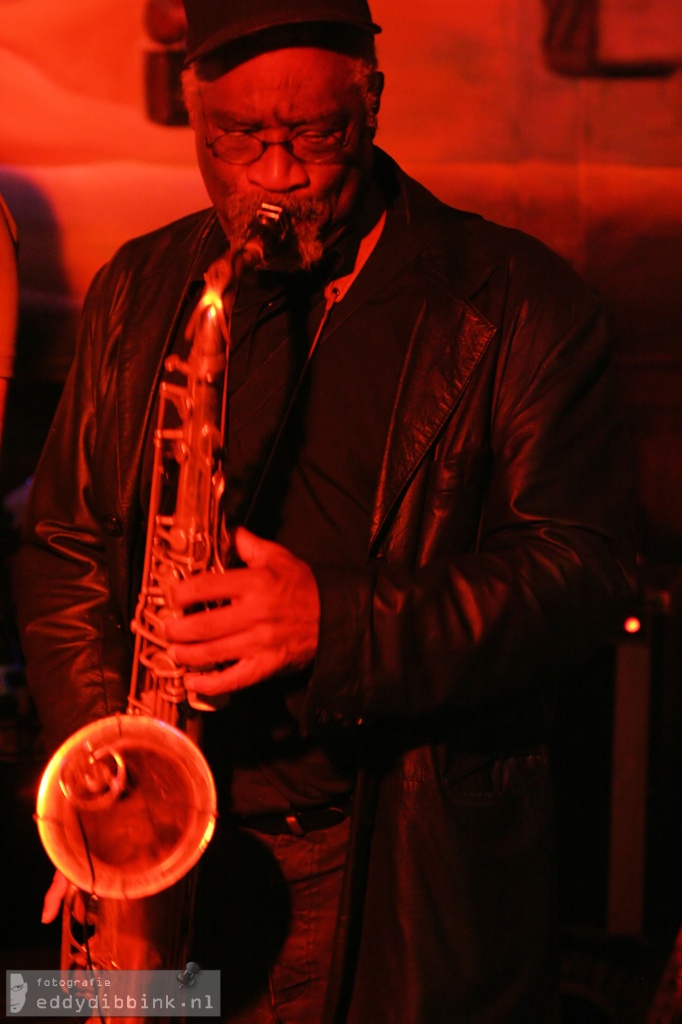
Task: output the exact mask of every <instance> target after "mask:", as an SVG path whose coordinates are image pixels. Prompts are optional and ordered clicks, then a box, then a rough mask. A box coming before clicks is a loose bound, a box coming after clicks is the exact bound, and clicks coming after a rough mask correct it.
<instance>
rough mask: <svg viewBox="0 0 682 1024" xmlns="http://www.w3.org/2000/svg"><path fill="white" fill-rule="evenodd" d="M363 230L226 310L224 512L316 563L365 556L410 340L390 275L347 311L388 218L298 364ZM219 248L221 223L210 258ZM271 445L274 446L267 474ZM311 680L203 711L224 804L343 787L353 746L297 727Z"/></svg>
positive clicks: (283, 680) (267, 805) (255, 804)
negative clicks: (375, 297) (377, 293)
mask: <svg viewBox="0 0 682 1024" xmlns="http://www.w3.org/2000/svg"><path fill="white" fill-rule="evenodd" d="M363 233H364V231H361V230H356V231H355V232H349V233H348V234H347V235H346V236H345V237H344V238H343V240H342V241H341V243H340V244H339V245H338V246H336V247H335V248H334V251H333V252H331V253H328V254H327V257H326V258H325V260H324V261H323V262H322V264H321V265H320V266H318V267H317V268H315V269H314V270H313V271H310V272H306V273H303V272H301V273H296V274H291V275H287V276H286V277H282V276H281V275H273V274H269V273H260V274H253V275H250V276H249V277H248V278H246V277H245V278H244V279H243V280H242V281H241V282H240V285H239V290H238V294H237V298H236V301H235V306H234V310H233V317H232V325H231V350H230V357H229V376H228V396H229V397H228V429H227V445H226V447H227V453H226V460H225V467H226V477H227V489H226V504H225V509H226V516H227V519H228V521H229V522H231V523H234V524H238V523H243V524H244V525H246V526H247V527H248V528H249V529H250V530H252V531H253V532H254V533H256V534H258V535H259V536H262V537H265V538H267V539H271V540H275V541H277V542H278V543H280V544H282V545H284V546H285V547H286V548H288V549H289V550H290V551H292V552H293V553H294V554H295V555H297V556H298V557H299V558H301V559H303V560H304V561H306V562H308V563H309V564H311V565H313V566H314V565H316V564H318V565H319V564H328V563H331V564H341V565H352V566H362V565H364V564H365V563H366V557H367V547H368V539H369V532H370V523H371V515H372V508H373V502H374V496H375V492H376V487H377V482H378V478H379V473H380V469H381V462H382V456H383V450H384V443H385V439H386V434H387V430H388V424H389V419H390V414H391V409H392V406H393V400H394V397H395V392H396V387H397V384H398V380H399V376H400V372H401V367H402V362H403V358H404V355H405V351H406V348H407V343H408V341H409V338H408V337H407V336H406V331H405V329H404V325H405V324H406V323H409V322H410V320H409V318H408V317H406V316H405V315H404V304H403V301H402V300H403V299H404V295H403V296H401V295H400V282H399V280H398V281H396V282H390V281H389V282H388V283H386V282H384V283H383V287H382V290H381V294H382V301H381V302H380V303H379V302H377V303H376V304H373V303H372V301H371V298H370V301H368V302H365V303H363V304H362V307H361V309H357V310H355V311H354V312H353V313H351V315H350V316H349V315H347V313H346V310H347V309H348V306H349V303H350V301H351V299H350V297H351V296H352V295H353V292H354V290H355V289H358V288H359V287H362V288H368V286H369V293H370V296H371V280H372V265H373V263H374V262H375V260H376V259H377V258H380V257H378V253H379V250H381V249H383V248H384V247H385V246H387V245H388V246H390V234H391V220H390V216H389V218H388V220H387V223H386V226H385V228H384V231H383V233H382V237H381V238H380V240H379V243H378V246H377V249H376V250H375V251H374V253H372V255H370V257H369V260H368V262H367V264H366V265H365V267H364V268H363V270H362V272H361V274H360V275H359V277H358V278H357V280H356V281H355V282H354V284H353V286H352V288H351V290H350V292H349V293H348V298H345V297H344V299H343V300H342V301H341V302H340V303H339V304H338V305H337V306H335V307H334V308H333V309H332V312H331V315H330V318H329V320H328V322H327V324H326V325H325V328H324V330H323V333H322V336H321V340H320V343H319V345H318V347H317V349H316V351H315V354H314V356H313V358H312V360H311V361H310V363H309V365H307V366H306V357H307V354H308V351H309V348H310V345H311V342H312V339H313V337H314V335H315V333H316V331H317V329H318V327H319V325H320V322H321V320H322V317H323V314H324V308H325V297H324V289H325V286H326V285H327V284H328V283H329V281H331V280H333V279H335V278H338V277H341V276H343V275H344V274H346V273H348V271H349V270H350V269H351V268H352V267H353V265H354V262H355V256H356V254H357V249H358V245H359V243H360V240H361V234H363ZM224 248H225V241H224V238H223V237H222V232H218V231H217V232H216V236H215V237H214V238H213V239H212V242H211V246H210V250H211V251H210V258H208V259H207V266H208V265H209V264H210V262H211V259H212V258H217V256H218V255H219V254H220V253H221V252H222V251H223V250H224ZM202 287H203V282H196V283H195V285H194V287H193V289H192V290H191V292H190V294H189V295H188V301H187V312H186V316H185V321H186V319H187V318H188V317H189V314H190V313H191V311H192V310H193V308H194V306H195V305H196V301H197V300H198V297H199V295H200V294H201V290H202ZM391 288H394V289H395V291H396V295H395V299H396V302H395V309H396V314H395V316H391V315H389V316H387V313H386V309H387V304H386V291H387V289H388V290H390V289H391ZM399 300H401V301H399ZM389 302H390V300H389ZM401 307H402V310H403V311H402V313H401V312H400V309H401ZM388 308H389V309H391V308H392V305H391V304H389V306H388ZM183 334H184V325H183V326H181V327H180V329H179V330H178V331H177V333H176V337H175V340H174V345H173V347H174V349H175V350H176V351H179V352H182V351H183V349H184V348H186V343H185V342H184V340H183ZM299 384H300V388H299V390H298V393H297V395H296V400H295V402H294V404H293V407H292V408H291V409H289V410H288V404H289V400H290V397H291V395H292V393H293V391H294V389H295V388H296V387H297V386H298V385H299ZM283 420H284V428H283V430H282V432H281V436H279V437H278V434H279V431H280V427H281V424H282V422H283ZM276 439H277V440H276ZM275 441H276V452H275V454H274V457H273V459H272V462H271V464H270V466H269V467H268V469H267V472H266V473H265V475H264V476H263V471H264V467H265V465H266V462H267V460H268V456H269V454H270V452H271V449H272V446H273V444H274V443H275ZM148 465H149V460H148ZM146 475H147V478H148V475H149V474H146ZM256 489H258V496H257V499H256V501H255V504H254V503H253V496H254V492H255V491H256ZM306 678H307V674H306V673H301V674H298V675H296V676H289V677H280V678H277V679H273V680H269V681H266V682H264V683H261V684H259V685H257V686H254V687H250V688H248V689H246V690H242V691H240V692H239V693H237V694H235V695H234V696H233V697H232V698H231V702H230V706H229V707H228V708H227V709H225V710H224V711H220V712H215V713H213V714H207V715H206V716H205V727H204V731H205V739H204V747H205V750H206V752H207V755H208V757H209V760H210V762H211V765H212V767H213V768H214V772H215V774H216V779H217V781H218V785H219V791H221V804H222V805H223V806H222V810H223V811H226V810H229V811H232V812H235V813H239V814H254V813H263V812H266V811H275V810H284V809H288V808H289V807H290V806H297V807H306V806H314V805H317V804H324V803H327V802H329V801H331V800H334V799H336V798H338V797H339V796H340V795H343V794H345V793H347V792H349V791H350V790H351V789H352V786H353V779H354V774H355V764H354V758H353V750H352V748H349V747H348V746H347V745H346V742H342V741H340V740H339V741H333V740H331V741H325V742H324V743H322V742H320V741H319V740H318V739H315V738H303V737H301V735H300V730H299V718H300V707H301V703H302V700H303V696H304V691H305V683H306ZM228 791H229V793H230V803H229V804H228V805H226V793H227V792H228Z"/></svg>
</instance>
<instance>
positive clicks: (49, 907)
mask: <svg viewBox="0 0 682 1024" xmlns="http://www.w3.org/2000/svg"><path fill="white" fill-rule="evenodd" d="M68 888H69V880H68V878H65V877H64V875H63V874H62V873H61V871H55V873H54V878H53V879H52V885H51V886H50V888H49V889H48V890H47V892H46V893H45V901H44V903H43V916H42V917H41V919H40V920H41V921H42V922H43V924H49V923H50V921H54V919H55V918H56V916H57V914H58V913H59V909H60V907H61V905H62V901H63V899H64V897H65V896H66V893H67V891H68Z"/></svg>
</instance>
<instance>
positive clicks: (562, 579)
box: [304, 253, 634, 731]
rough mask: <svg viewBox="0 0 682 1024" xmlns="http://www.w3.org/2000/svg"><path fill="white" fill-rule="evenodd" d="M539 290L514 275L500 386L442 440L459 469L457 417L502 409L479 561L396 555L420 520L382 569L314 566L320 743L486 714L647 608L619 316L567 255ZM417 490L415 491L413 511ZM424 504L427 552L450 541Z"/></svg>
mask: <svg viewBox="0 0 682 1024" xmlns="http://www.w3.org/2000/svg"><path fill="white" fill-rule="evenodd" d="M538 276H539V277H540V282H539V285H538V282H537V280H536V281H535V283H534V285H533V287H532V288H531V287H530V286H526V282H527V281H528V280H529V278H530V275H529V274H528V273H525V275H524V271H523V270H519V269H514V268H512V269H511V270H510V271H509V276H508V280H507V282H506V285H505V288H504V289H503V291H504V292H505V294H506V298H505V300H504V314H503V315H502V316H501V317H500V318H499V321H498V323H497V324H496V326H497V334H496V336H495V338H494V341H493V344H492V345H491V347H490V350H489V351H488V353H487V354H486V358H485V359H484V360H483V361H482V364H481V365H480V366H479V368H478V375H479V377H480V378H486V377H487V380H488V381H489V385H485V384H484V385H483V386H479V387H478V388H477V382H476V381H473V382H472V385H471V386H470V393H469V395H468V396H466V397H465V401H464V403H463V407H462V409H461V410H460V411H459V412H457V413H456V414H455V417H454V419H453V421H452V423H451V424H450V426H449V429H448V431H446V436H445V437H444V438H441V439H440V440H439V446H442V445H443V444H445V445H446V455H445V457H446V458H447V457H448V450H447V445H448V444H449V445H450V447H451V448H452V449H456V447H457V443H458V440H457V439H458V435H459V433H461V431H460V430H458V423H457V416H458V415H460V416H462V417H464V418H466V417H467V414H469V416H470V417H471V415H473V413H472V403H474V404H478V406H479V408H478V413H477V415H479V416H480V406H481V404H485V405H486V407H487V408H486V410H485V413H484V418H487V420H488V424H489V425H488V427H487V432H488V437H487V439H486V446H487V447H488V448H489V454H490V469H489V474H488V475H487V476H486V478H485V484H484V485H482V486H481V493H480V498H479V509H480V511H479V516H478V523H477V527H478V528H477V530H476V531H474V536H473V543H472V544H471V545H470V549H469V550H464V551H461V550H457V549H456V547H454V546H453V549H452V550H453V551H454V553H453V554H450V553H449V551H448V544H449V541H448V539H447V538H445V539H444V540H443V539H442V538H441V540H440V541H439V543H438V544H437V545H435V546H433V545H432V547H431V551H432V554H430V555H429V556H428V557H426V558H421V557H417V558H415V559H414V564H412V565H410V564H406V563H405V562H404V561H401V560H400V558H399V557H392V552H393V551H397V550H399V549H400V547H401V544H402V545H403V546H404V541H405V537H404V536H403V537H402V538H401V537H400V535H399V534H400V533H401V531H402V532H403V533H405V532H406V530H407V529H409V527H406V523H409V522H410V519H411V514H410V511H409V510H408V511H407V512H406V513H405V512H403V513H402V514H401V515H399V516H398V517H397V525H396V524H394V529H393V533H394V535H396V536H394V538H393V540H394V542H395V543H394V544H392V543H391V538H389V542H388V543H386V544H385V545H384V550H383V551H381V552H379V553H378V554H377V556H376V557H375V558H374V559H372V560H371V561H370V563H369V564H368V567H367V568H366V569H365V570H354V569H347V570H346V569H339V568H337V567H334V566H316V567H314V571H315V575H316V580H317V583H318V587H319V590H320V597H321V627H320V643H319V648H318V652H317V657H316V660H315V664H314V668H313V673H312V677H311V680H310V684H309V688H308V692H307V698H306V702H307V703H306V709H305V714H304V717H305V723H306V728H308V729H310V730H311V731H315V730H316V728H318V727H320V726H322V727H324V726H325V725H327V724H328V723H334V722H336V723H337V724H339V725H341V726H347V725H351V724H353V723H360V722H365V723H368V722H372V721H380V720H382V719H386V718H389V719H390V718H396V717H398V718H406V717H410V718H414V717H415V716H422V715H423V716H429V715H432V714H441V713H448V712H454V713H460V712H466V711H470V712H472V713H473V714H481V713H483V714H484V715H486V714H487V710H486V709H491V708H496V707H499V706H500V704H501V703H502V704H505V703H506V704H507V705H508V704H509V702H513V701H515V700H517V699H518V698H519V697H520V696H521V697H522V696H523V695H524V694H527V693H528V692H530V691H535V692H537V690H538V687H540V688H542V686H543V684H546V683H547V681H548V679H549V678H554V677H556V670H557V667H558V666H561V665H564V666H566V665H569V664H570V663H573V662H578V661H579V660H580V659H581V658H584V657H585V656H587V655H588V654H589V653H591V652H592V651H593V650H594V648H595V646H596V645H597V644H599V643H603V642H604V640H605V638H606V636H607V633H608V630H609V629H610V628H612V627H613V624H614V616H615V611H616V609H617V608H619V607H620V606H621V604H622V603H623V602H624V600H625V598H626V596H627V595H630V593H631V587H632V580H633V577H634V545H633V541H632V530H631V524H632V516H631V511H632V508H633V501H632V493H631V491H632V487H631V481H632V479H633V472H632V466H631V464H630V461H631V460H630V449H629V445H628V441H627V438H626V436H625V432H624V430H623V427H622V424H621V420H620V415H619V411H618V403H617V401H615V400H614V395H613V393H612V390H613V386H612V381H611V376H610V372H609V352H608V345H607V337H606V333H607V332H606V330H605V325H604V318H603V316H602V314H601V311H600V309H599V307H598V304H597V303H596V302H595V300H594V299H593V297H592V296H591V295H590V294H589V293H588V292H587V290H586V289H584V287H583V286H582V285H581V283H580V282H579V281H578V280H577V279H576V278H575V276H574V275H572V272H570V271H568V268H566V267H565V266H564V265H563V264H562V263H561V262H560V261H559V260H557V259H556V257H554V256H553V254H549V253H548V265H547V267H545V268H541V270H540V272H539V275H538V274H536V275H535V277H536V278H537V277H538ZM478 383H479V384H480V383H481V381H479V382H478ZM467 403H468V405H467ZM431 457H433V454H431ZM423 468H424V467H423ZM426 468H427V471H428V467H426ZM417 488H418V482H417V481H412V483H411V484H410V488H409V489H408V491H407V493H406V494H405V495H404V496H403V498H402V502H403V506H404V507H405V506H407V504H408V503H409V502H410V500H411V498H410V489H412V490H416V489H417ZM447 497H448V496H447V494H446V495H445V499H447ZM440 500H441V501H443V500H444V498H443V495H440ZM449 500H450V502H451V504H452V503H456V502H457V501H458V494H457V492H456V490H455V491H453V493H452V495H451V496H450V498H449ZM426 504H428V502H427V503H426ZM414 505H415V509H414V513H413V515H412V518H413V519H419V520H421V524H422V525H421V529H422V533H421V536H422V539H423V537H424V525H423V524H424V522H425V520H426V519H427V518H428V516H429V515H432V520H431V526H432V530H433V531H435V532H436V533H438V531H440V532H441V533H442V532H443V531H446V530H447V523H448V511H447V510H446V509H443V508H440V509H439V510H438V512H437V514H436V512H434V511H433V510H431V512H430V511H429V509H428V508H425V507H424V502H423V492H422V495H421V497H420V498H419V499H417V500H415V502H414ZM455 519H456V517H455ZM434 523H435V525H434ZM439 524H440V525H439ZM375 554H376V553H375Z"/></svg>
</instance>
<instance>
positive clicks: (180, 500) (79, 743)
mask: <svg viewBox="0 0 682 1024" xmlns="http://www.w3.org/2000/svg"><path fill="white" fill-rule="evenodd" d="M286 229H287V226H286V223H285V216H284V212H283V210H282V209H281V208H280V207H278V206H273V205H270V204H263V205H262V206H261V208H260V209H259V211H258V213H257V215H256V217H255V218H254V220H253V222H252V224H251V225H250V228H249V231H248V233H247V238H246V241H245V243H244V245H243V247H242V248H241V249H239V250H238V251H236V252H234V253H232V252H228V253H227V254H226V255H225V256H223V257H222V258H221V259H219V260H216V262H215V263H213V264H212V265H211V267H210V268H209V270H208V272H207V274H206V278H205V280H206V285H205V288H204V291H203V293H202V296H201V299H200V300H199V302H198V304H197V306H196V308H195V310H194V311H193V314H192V316H191V318H190V321H189V324H188V327H187V332H186V338H187V340H188V341H190V342H191V347H190V351H189V355H188V356H187V358H186V360H182V359H180V358H179V357H178V356H177V355H171V356H169V357H168V358H167V359H166V362H165V367H166V370H167V372H168V373H171V372H174V371H179V373H180V374H181V375H182V376H183V377H184V384H182V385H179V384H174V383H169V382H167V381H164V382H163V383H162V384H161V389H160V396H159V412H158V421H157V427H156V430H155V434H154V462H153V469H152V486H151V494H150V506H149V519H148V527H147V538H146V546H145V556H144V568H143V580H142V587H141V591H140V594H139V598H138V602H137V606H136V610H135V616H134V619H133V622H132V624H131V628H132V631H133V632H134V634H135V646H134V652H133V669H132V675H131V683H130V692H129V696H128V705H127V711H126V714H116V715H112V716H109V717H107V718H104V719H101V720H99V721H96V722H93V723H90V724H89V725H86V726H85V727H84V728H82V729H80V730H79V731H78V732H76V733H74V735H72V736H71V737H69V739H67V740H66V742H65V743H64V744H63V745H62V746H61V747H60V748H59V750H58V751H57V752H56V754H55V755H54V756H53V757H52V759H51V761H50V762H49V764H48V766H47V768H46V769H45V772H44V774H43V777H42V779H41V783H40V787H39V793H38V801H37V811H36V820H37V823H38V830H39V833H40V837H41V840H42V842H43V845H44V847H45V849H46V851H47V853H48V856H49V857H50V859H51V860H52V862H53V863H54V865H55V866H56V867H57V868H58V869H59V870H60V871H61V872H62V874H63V875H65V876H66V878H67V879H68V881H69V882H70V883H71V888H70V891H69V893H68V895H67V898H66V899H65V903H64V909H63V921H62V949H61V967H62V970H72V969H87V970H91V971H92V970H155V969H161V968H164V969H176V970H179V969H181V968H183V967H184V966H185V961H186V959H187V956H186V954H187V949H186V937H187V935H188V932H189V925H190V922H191V915H192V908H193V900H194V887H195V879H196V872H194V871H192V870H191V869H192V868H193V867H194V866H195V865H196V864H197V862H198V860H199V858H200V857H201V855H202V853H203V851H204V850H205V848H206V846H207V845H208V843H209V842H210V839H211V836H212V834H213V830H214V827H215V821H216V805H217V801H216V790H215V784H214V780H213V776H212V774H211V770H210V768H209V766H208V763H207V762H206V759H205V758H204V756H203V754H202V753H201V751H200V749H199V746H198V743H199V739H200V723H201V715H200V713H199V712H201V711H208V710H213V708H212V707H211V706H210V705H208V704H206V703H204V702H203V701H202V700H201V698H200V697H195V696H193V697H192V698H191V701H190V700H189V699H188V692H187V690H186V689H185V686H184V683H183V677H184V671H183V669H182V667H181V666H178V665H176V664H175V662H174V661H173V659H172V658H171V657H170V656H169V654H168V650H167V647H168V645H167V643H166V641H165V638H164V629H163V625H164V619H165V618H167V617H168V616H169V615H172V614H173V611H172V602H171V599H170V588H171V587H172V586H173V585H174V583H175V582H176V581H178V580H182V579H185V578H187V577H188V576H190V575H192V574H194V573H197V572H205V571H210V572H224V571H225V568H226V566H227V564H229V557H230V550H229V549H230V544H229V536H228V533H227V531H226V529H225V526H224V523H223V521H222V515H221V509H222V499H223V494H224V490H225V480H224V472H223V452H224V444H225V433H226V406H227V371H228V361H229V347H230V331H229V322H230V313H231V310H232V305H233V303H234V298H235V294H236V290H237V287H238V283H239V279H240V277H241V274H242V272H243V271H244V270H245V269H246V268H248V267H257V266H258V265H260V264H261V263H262V262H263V261H264V260H265V257H266V254H267V252H268V251H269V250H270V248H271V247H274V246H275V245H277V244H279V243H280V242H281V241H282V240H283V238H284V235H285V233H286ZM169 409H172V410H174V412H175V420H176V424H174V425H172V426H169V425H168V419H169V416H168V412H169ZM171 465H172V466H173V468H174V470H175V473H176V474H177V484H176V487H175V494H174V498H175V500H174V507H173V509H172V510H171V511H166V510H162V501H163V499H164V498H166V499H168V497H169V496H168V494H167V489H166V492H164V480H165V477H166V472H167V470H168V468H169V466H171ZM170 497H171V498H172V497H173V495H171V496H170ZM117 1019H118V1020H121V1018H117Z"/></svg>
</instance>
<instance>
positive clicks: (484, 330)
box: [370, 289, 495, 549]
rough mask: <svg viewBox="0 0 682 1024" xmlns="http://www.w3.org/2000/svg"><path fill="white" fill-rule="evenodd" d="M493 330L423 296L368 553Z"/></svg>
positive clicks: (464, 309)
mask: <svg viewBox="0 0 682 1024" xmlns="http://www.w3.org/2000/svg"><path fill="white" fill-rule="evenodd" d="M494 334H495V328H494V327H493V326H492V324H490V323H488V321H487V320H485V318H484V317H482V316H481V315H480V314H479V313H478V312H477V311H476V310H475V309H474V308H473V307H472V306H469V305H468V304H467V303H465V302H464V301H463V300H461V299H459V298H457V297H456V296H453V295H449V294H446V293H444V292H443V291H442V290H438V292H436V289H431V294H428V293H427V295H426V297H425V300H424V303H423V305H422V308H421V311H420V315H419V318H418V320H417V322H416V323H415V326H414V329H413V332H412V337H411V339H410V344H409V348H408V351H407V356H406V358H405V363H404V365H403V371H402V374H401V378H400V382H399V385H398V391H397V395H396V401H395V404H394V406H393V413H392V416H391V422H390V425H389V430H388V437H387V442H386V447H385V450H384V458H383V465H382V470H381V476H380V478H379V486H378V489H377V495H376V501H375V505H374V514H373V517H372V529H371V535H370V549H371V548H372V546H373V545H374V544H375V542H376V539H377V537H378V534H379V532H380V530H381V528H382V526H383V525H384V523H385V522H386V519H387V517H388V515H389V514H390V512H391V510H392V509H393V507H394V506H395V504H396V503H397V501H398V499H399V498H400V496H401V494H402V493H403V491H404V490H405V488H406V487H407V485H408V484H409V481H410V480H411V479H412V477H413V475H414V473H415V472H416V470H417V469H418V467H419V465H420V463H421V462H422V460H423V459H424V457H425V455H426V453H427V452H428V451H429V449H430V448H431V446H432V445H433V444H434V443H435V442H436V440H437V438H438V436H439V434H440V432H441V430H442V429H443V427H444V426H445V424H446V423H447V422H448V420H449V419H450V417H451V416H452V414H453V412H454V410H455V409H456V407H457V405H458V404H459V402H460V400H461V397H462V395H463V394H464V392H465V390H466V388H467V385H468V383H469V381H470V379H471V377H472V375H473V373H474V372H475V370H476V367H477V365H478V363H479V361H480V360H481V358H482V356H483V354H484V352H485V351H486V349H487V347H488V344H489V342H490V340H491V338H492V337H493V335H494Z"/></svg>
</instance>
